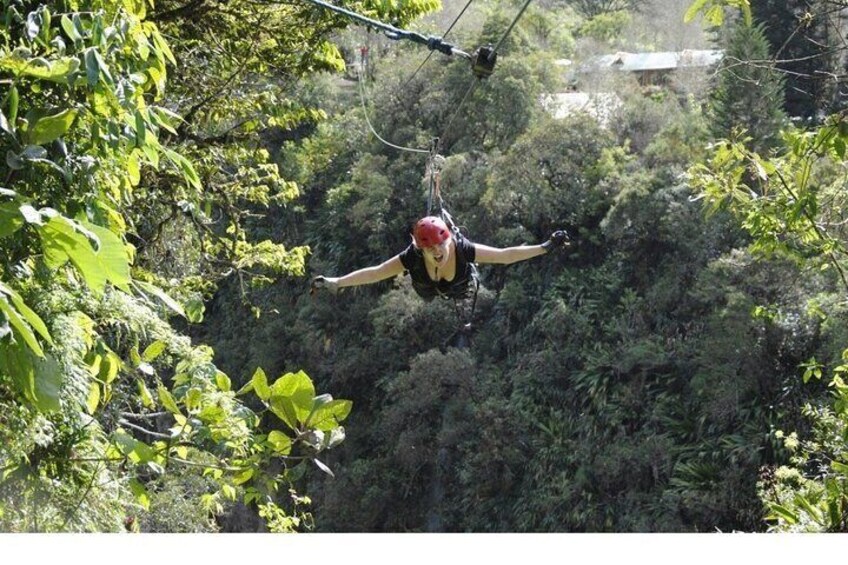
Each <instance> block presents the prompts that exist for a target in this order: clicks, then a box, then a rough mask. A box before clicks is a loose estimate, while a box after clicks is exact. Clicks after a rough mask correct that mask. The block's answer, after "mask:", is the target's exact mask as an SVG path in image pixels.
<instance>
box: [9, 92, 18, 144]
mask: <svg viewBox="0 0 848 565" xmlns="http://www.w3.org/2000/svg"><path fill="white" fill-rule="evenodd" d="M19 100H20V98H19V95H18V87H17V86H15V85H12V88H10V89H9V125H11V126H12V132H14V131H15V121H16V120H17V119H18V103H19Z"/></svg>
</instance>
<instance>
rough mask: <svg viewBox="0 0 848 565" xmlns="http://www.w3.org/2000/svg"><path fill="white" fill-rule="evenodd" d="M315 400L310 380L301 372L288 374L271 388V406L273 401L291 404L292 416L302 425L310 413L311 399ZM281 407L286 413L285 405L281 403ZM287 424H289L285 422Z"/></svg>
mask: <svg viewBox="0 0 848 565" xmlns="http://www.w3.org/2000/svg"><path fill="white" fill-rule="evenodd" d="M314 398H315V386H314V385H313V384H312V380H311V379H310V378H309V377H308V376H307V375H306V373H304V372H303V371H298V372H297V373H288V374H285V375H283V376H282V377H280V378H279V379H277V381H276V382H274V384H273V385H272V386H271V402H272V406H273V403H274V400H275V399H278V400H283V399H284V400H288V401H290V402H291V408H292V409H293V410H294V415H295V417H296V419H297V422H299V423H303V422H305V421H306V419H307V418H308V417H309V414H310V413H312V405H313V399H314ZM281 406H285V407H286V408H283V410H284V411H286V413H287V415H290V414H288V412H287V409H288V407H287V404H286V403H282V404H281ZM286 423H289V424H290V422H286Z"/></svg>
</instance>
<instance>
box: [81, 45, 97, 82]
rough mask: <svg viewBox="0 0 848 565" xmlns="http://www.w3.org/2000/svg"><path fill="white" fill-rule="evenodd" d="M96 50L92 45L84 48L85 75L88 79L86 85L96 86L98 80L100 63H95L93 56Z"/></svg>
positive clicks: (95, 59) (95, 58)
mask: <svg viewBox="0 0 848 565" xmlns="http://www.w3.org/2000/svg"><path fill="white" fill-rule="evenodd" d="M96 52H97V50H96V49H95V48H94V47H89V48H88V49H86V50H85V52H84V55H83V57H85V76H86V78H87V80H88V86H97V83H98V82H100V65H99V64H98V63H97V57H96V56H95V54H96Z"/></svg>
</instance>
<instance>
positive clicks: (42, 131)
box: [26, 108, 77, 145]
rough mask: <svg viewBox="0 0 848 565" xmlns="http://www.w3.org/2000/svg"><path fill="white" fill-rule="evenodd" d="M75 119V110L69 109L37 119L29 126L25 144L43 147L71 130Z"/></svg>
mask: <svg viewBox="0 0 848 565" xmlns="http://www.w3.org/2000/svg"><path fill="white" fill-rule="evenodd" d="M76 117H77V110H76V109H75V108H71V109H68V110H63V111H61V112H59V113H58V114H53V115H51V116H44V117H42V118H39V119H38V120H37V121H36V122H35V123H34V124H31V125H30V127H29V130H28V131H27V133H26V139H27V142H28V143H31V144H33V145H45V144H47V143H50V142H51V141H53V140H55V139H58V138H60V137H61V136H63V135H65V133H66V132H67V131H68V130H69V129H70V128H71V124H73V122H74V119H76Z"/></svg>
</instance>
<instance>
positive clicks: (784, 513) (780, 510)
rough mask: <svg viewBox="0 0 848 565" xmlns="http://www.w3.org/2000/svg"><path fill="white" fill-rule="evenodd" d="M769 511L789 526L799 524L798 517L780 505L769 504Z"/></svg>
mask: <svg viewBox="0 0 848 565" xmlns="http://www.w3.org/2000/svg"><path fill="white" fill-rule="evenodd" d="M769 509H770V510H771V511H772V512H774V514H775V516H777V517H780V518H783V519H784V520H786V522H788V523H789V524H797V523H798V515H797V514H795V513H794V512H792V511H791V510H789V509H788V508H786V507H785V506H781V505H780V504H769Z"/></svg>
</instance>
